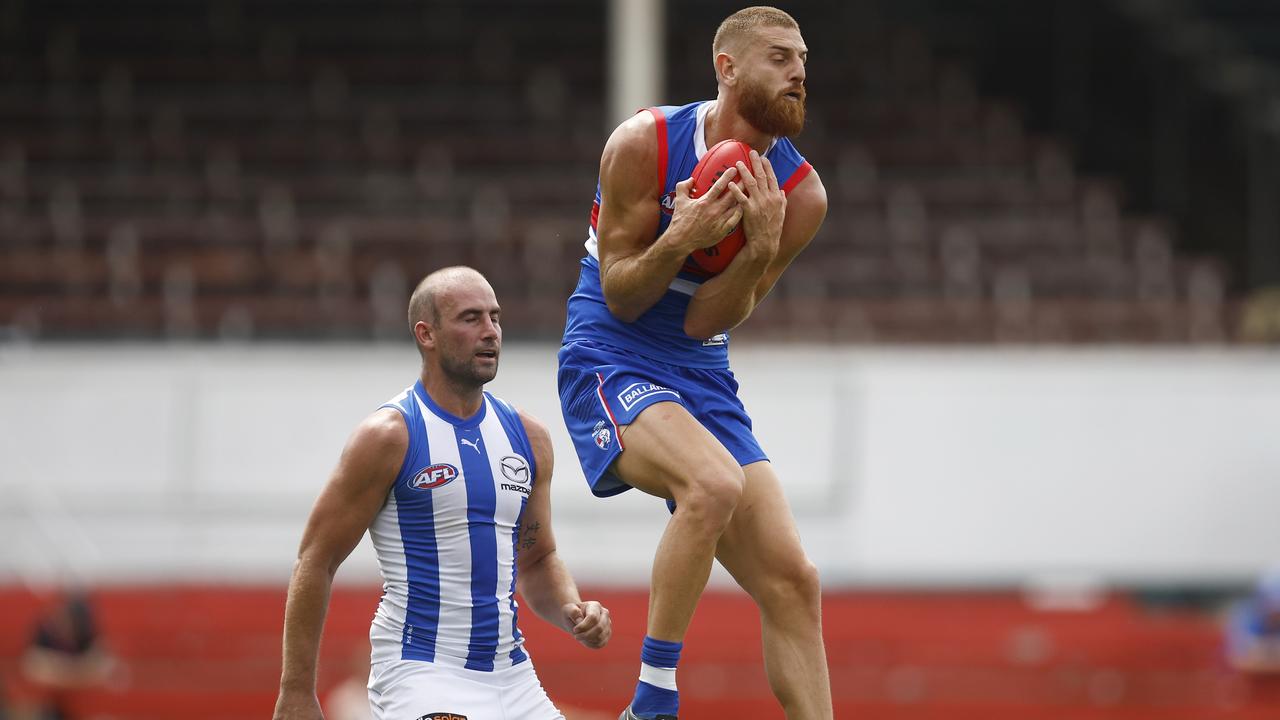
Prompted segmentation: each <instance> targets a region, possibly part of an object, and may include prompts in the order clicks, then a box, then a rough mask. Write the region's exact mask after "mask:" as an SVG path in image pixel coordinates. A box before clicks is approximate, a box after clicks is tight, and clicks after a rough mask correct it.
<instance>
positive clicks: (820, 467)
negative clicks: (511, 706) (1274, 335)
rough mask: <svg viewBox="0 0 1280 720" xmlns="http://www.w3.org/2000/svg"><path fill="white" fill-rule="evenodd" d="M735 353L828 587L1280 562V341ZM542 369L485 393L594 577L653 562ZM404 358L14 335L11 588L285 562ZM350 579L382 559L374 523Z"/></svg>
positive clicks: (277, 572)
mask: <svg viewBox="0 0 1280 720" xmlns="http://www.w3.org/2000/svg"><path fill="white" fill-rule="evenodd" d="M734 358H735V360H734V362H735V369H736V372H737V374H738V376H739V379H740V380H741V381H742V385H743V392H742V396H743V399H744V401H745V402H746V404H747V407H748V409H749V410H750V411H751V412H752V414H753V416H754V418H755V421H756V429H757V433H758V435H759V437H760V439H761V441H762V443H763V444H764V446H765V448H766V450H767V451H769V452H770V454H771V456H772V458H773V460H774V462H775V464H776V466H777V468H778V471H779V473H780V475H781V476H782V478H783V480H784V482H785V484H786V488H787V493H788V496H789V499H790V501H791V503H792V505H793V507H794V509H795V512H796V515H797V517H798V518H799V520H800V525H801V534H802V536H803V537H804V540H805V543H806V546H807V547H808V549H809V552H810V553H811V555H812V556H813V557H814V559H815V560H816V561H817V562H818V564H819V566H820V567H821V568H822V570H823V572H824V575H825V577H826V579H827V584H828V585H829V586H834V585H840V584H847V583H885V582H890V583H912V584H916V583H963V584H974V583H982V584H985V583H1006V582H1023V581H1026V580H1029V579H1032V580H1034V579H1037V578H1043V577H1046V576H1052V577H1061V576H1065V577H1078V578H1085V579H1095V578H1097V579H1102V580H1105V581H1115V582H1134V581H1142V582H1145V581H1193V582H1194V581H1222V580H1227V581H1231V580H1239V579H1242V578H1244V577H1245V576H1247V575H1249V574H1251V573H1253V572H1254V571H1256V570H1257V569H1259V568H1261V567H1263V566H1265V565H1269V564H1272V563H1274V562H1275V561H1276V560H1277V559H1280V557H1278V556H1280V522H1277V520H1276V517H1277V516H1276V509H1277V508H1280V355H1277V354H1274V353H1270V354H1268V353H1261V352H1259V353H1252V352H1225V351H1223V352H1217V351H1193V350H1170V351H1135V350H1028V351H1019V350H1009V349H994V348H993V349H985V348H984V349H964V350H938V349H925V350H919V349H913V350H894V349H866V348H836V347H827V346H823V347H791V348H779V347H773V348H766V347H759V346H757V347H739V348H735V353H734ZM554 363H555V348H554V347H553V346H550V345H545V346H544V345H536V346H509V347H508V348H507V349H506V350H505V352H504V355H503V358H502V371H501V373H500V376H499V379H498V381H497V382H495V383H494V384H493V385H492V387H491V389H492V390H493V391H494V392H496V393H497V394H499V395H502V396H504V397H506V398H508V399H509V400H512V401H513V402H515V403H516V404H518V405H521V406H523V407H524V408H526V409H527V410H529V411H531V412H532V413H534V414H535V415H537V416H539V417H541V418H543V419H544V420H546V421H547V423H548V425H549V426H550V427H551V428H552V432H553V436H554V437H555V440H556V451H557V459H558V463H557V473H556V480H555V486H554V487H555V493H554V502H555V506H556V512H557V515H556V524H557V527H556V530H557V535H558V538H559V541H560V545H561V548H562V552H564V554H565V555H566V557H567V558H568V560H569V562H570V564H571V567H572V568H573V570H574V571H575V573H576V574H577V575H578V576H579V579H580V580H582V581H586V582H622V583H629V584H639V583H643V582H644V581H645V579H646V578H647V576H648V571H649V562H650V559H651V551H652V548H653V546H654V545H655V544H656V541H657V537H658V534H659V533H660V532H661V528H662V525H663V523H664V520H665V517H666V510H665V508H664V507H663V505H662V503H661V502H659V501H656V500H652V499H650V498H647V497H645V496H642V495H640V494H639V493H637V492H631V493H627V494H625V495H623V496H620V497H617V498H612V499H608V500H598V499H596V498H593V497H592V496H591V495H590V494H589V492H588V491H587V489H586V486H585V484H584V483H583V481H582V475H581V472H580V471H579V470H578V467H577V462H576V459H575V456H574V452H573V448H572V446H571V445H570V444H569V441H568V437H567V435H566V434H565V432H564V428H563V424H562V423H561V421H560V417H559V407H558V402H557V399H556V392H555V367H554ZM416 372H417V358H416V355H415V353H414V351H413V349H412V348H410V347H404V346H399V345H396V346H349V347H335V346H317V345H297V346H293V345H282V346H241V347H222V346H154V345H153V346H136V347H128V346H122V347H118V348H104V347H103V346H62V345H54V346H35V347H33V348H19V347H10V348H3V349H0V583H3V582H13V581H20V580H36V581H40V580H49V579H57V578H59V577H64V576H66V575H67V574H72V575H79V576H83V577H86V578H88V579H92V580H99V581H101V580H126V581H129V580H153V579H161V580H171V579H193V580H201V581H207V580H245V581H279V582H283V581H284V580H285V579H286V578H287V576H288V572H289V568H290V565H291V562H292V558H293V554H294V552H295V550H296V546H297V541H298V537H299V534H300V532H301V529H302V524H303V522H304V520H305V518H306V515H307V512H308V510H309V508H310V504H311V502H312V500H313V499H314V497H315V495H316V493H317V491H318V489H319V487H320V485H321V484H322V483H323V482H324V480H325V477H326V475H327V473H328V471H329V469H330V468H331V467H332V465H333V462H334V460H335V459H336V457H337V454H338V452H339V450H340V449H341V446H342V443H343V441H344V439H345V437H346V435H347V433H348V432H349V431H350V429H351V428H352V427H353V426H354V425H355V423H356V422H358V421H359V419H360V418H361V417H363V416H364V415H365V414H366V413H368V412H369V411H371V410H372V409H374V408H375V407H376V406H377V405H378V404H379V403H380V402H381V401H382V400H384V399H386V398H388V397H390V396H392V395H394V394H395V393H396V392H397V391H398V390H399V389H401V388H402V387H403V386H405V385H406V384H408V383H409V382H411V381H412V380H413V378H414V376H415V374H416ZM339 577H340V579H343V580H347V581H353V582H359V581H367V580H370V579H375V578H376V577H377V571H376V567H375V566H374V564H373V561H372V553H371V551H370V550H369V548H368V547H367V544H365V545H362V547H361V548H360V549H358V550H357V551H356V553H355V555H353V557H352V558H351V559H350V560H349V561H348V563H347V565H346V566H344V568H343V570H342V572H341V573H340V576H339ZM717 581H718V582H724V581H725V578H724V577H723V575H718V576H717Z"/></svg>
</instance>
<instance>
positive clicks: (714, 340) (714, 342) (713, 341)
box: [702, 333, 729, 347]
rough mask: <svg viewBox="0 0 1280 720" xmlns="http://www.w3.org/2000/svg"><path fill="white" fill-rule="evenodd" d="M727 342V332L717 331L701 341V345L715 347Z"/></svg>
mask: <svg viewBox="0 0 1280 720" xmlns="http://www.w3.org/2000/svg"><path fill="white" fill-rule="evenodd" d="M728 343H729V333H717V334H715V335H712V336H711V337H709V338H707V339H706V340H703V341H702V347H716V346H718V345H727V344H728Z"/></svg>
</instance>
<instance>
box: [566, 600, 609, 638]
mask: <svg viewBox="0 0 1280 720" xmlns="http://www.w3.org/2000/svg"><path fill="white" fill-rule="evenodd" d="M561 611H562V612H563V613H564V617H565V620H568V624H569V627H570V632H571V633H573V639H574V640H577V641H578V642H580V643H582V644H583V645H585V646H586V647H589V648H591V649H592V650H599V649H600V648H602V647H604V646H605V645H607V644H608V643H609V638H610V637H612V636H613V621H612V620H610V619H609V608H607V607H605V606H603V605H601V604H600V603H598V602H596V601H595V600H586V601H583V602H576V603H565V605H564V607H562V608H561Z"/></svg>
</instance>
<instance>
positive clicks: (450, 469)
mask: <svg viewBox="0 0 1280 720" xmlns="http://www.w3.org/2000/svg"><path fill="white" fill-rule="evenodd" d="M456 477H458V468H456V467H454V466H452V465H450V464H448V463H439V464H438V465H432V466H431V467H426V468H423V469H421V470H419V471H418V474H417V475H414V476H413V479H412V480H410V481H409V487H411V488H414V489H415V490H434V489H436V488H438V487H440V486H442V485H448V484H449V483H450V482H451V481H452V480H453V479H454V478H456Z"/></svg>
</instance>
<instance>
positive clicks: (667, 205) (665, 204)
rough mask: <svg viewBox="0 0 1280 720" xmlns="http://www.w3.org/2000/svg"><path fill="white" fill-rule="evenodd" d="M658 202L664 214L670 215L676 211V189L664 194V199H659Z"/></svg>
mask: <svg viewBox="0 0 1280 720" xmlns="http://www.w3.org/2000/svg"><path fill="white" fill-rule="evenodd" d="M658 204H659V205H661V206H662V212H663V213H664V214H666V215H670V214H672V213H674V212H675V211H676V191H675V190H672V191H671V192H669V193H667V194H666V195H663V196H662V199H661V200H659V201H658Z"/></svg>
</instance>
